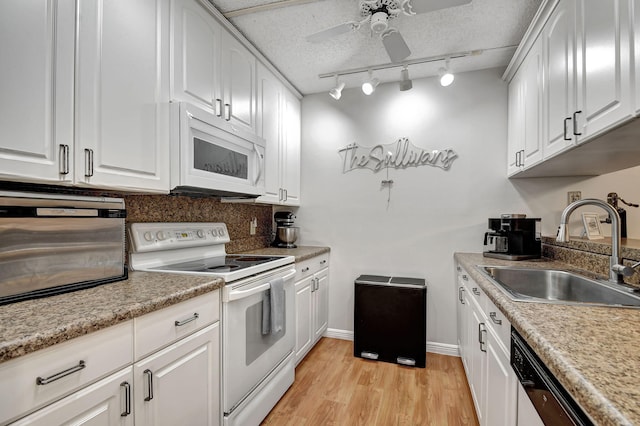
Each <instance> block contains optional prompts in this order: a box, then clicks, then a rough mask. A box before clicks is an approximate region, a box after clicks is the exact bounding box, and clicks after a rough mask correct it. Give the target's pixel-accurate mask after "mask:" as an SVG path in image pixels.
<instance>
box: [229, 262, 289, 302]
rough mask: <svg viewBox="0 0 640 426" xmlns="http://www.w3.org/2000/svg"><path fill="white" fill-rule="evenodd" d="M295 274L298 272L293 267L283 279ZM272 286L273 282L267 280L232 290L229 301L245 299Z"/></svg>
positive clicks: (285, 279)
mask: <svg viewBox="0 0 640 426" xmlns="http://www.w3.org/2000/svg"><path fill="white" fill-rule="evenodd" d="M295 274H296V271H295V269H293V270H291V272H289V273H288V274H287V275H285V276H284V277H282V280H283V281H287V280H289V279H291V278H293V276H294V275H295ZM270 288H271V284H270V283H268V282H267V283H264V284H261V285H259V286H256V287H253V288H250V289H248V290H231V291H230V292H229V297H228V301H229V302H231V301H233V300H238V299H244V298H245V297H249V296H252V295H254V294H256V293H260V292H263V291H265V290H268V289H270Z"/></svg>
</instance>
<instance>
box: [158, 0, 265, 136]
mask: <svg viewBox="0 0 640 426" xmlns="http://www.w3.org/2000/svg"><path fill="white" fill-rule="evenodd" d="M172 14H173V16H172V20H171V21H172V27H171V35H172V55H171V56H172V64H171V68H172V70H173V71H172V73H173V74H172V78H171V80H172V90H171V98H172V99H173V100H177V101H185V102H190V103H193V104H196V105H198V106H201V107H202V108H204V109H207V110H209V111H210V112H211V113H213V114H215V115H217V116H218V117H223V118H224V119H225V120H227V121H229V122H231V124H233V125H236V126H238V127H241V128H243V129H244V130H249V131H250V132H252V133H256V130H257V129H256V106H257V103H256V102H257V101H256V93H257V91H256V58H255V56H254V55H253V54H252V53H251V52H250V51H249V50H248V49H247V48H246V47H244V46H243V45H242V43H240V42H239V41H238V40H237V39H236V38H235V37H233V35H231V34H230V33H229V32H228V31H227V30H226V29H224V28H223V26H222V25H221V24H220V23H219V22H218V21H217V20H216V18H215V17H214V16H213V15H212V12H211V10H210V9H209V8H208V6H205V5H204V4H203V3H202V2H200V1H198V0H176V1H175V2H174V3H173V9H172Z"/></svg>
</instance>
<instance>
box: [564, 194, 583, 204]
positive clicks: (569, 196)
mask: <svg viewBox="0 0 640 426" xmlns="http://www.w3.org/2000/svg"><path fill="white" fill-rule="evenodd" d="M581 199H582V192H581V191H569V192H567V204H571V203H573V202H574V201H579V200H581Z"/></svg>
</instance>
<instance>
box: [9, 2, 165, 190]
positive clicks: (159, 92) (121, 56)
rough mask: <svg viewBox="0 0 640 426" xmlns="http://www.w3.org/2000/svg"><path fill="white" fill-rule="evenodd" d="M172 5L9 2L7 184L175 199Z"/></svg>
mask: <svg viewBox="0 0 640 426" xmlns="http://www.w3.org/2000/svg"><path fill="white" fill-rule="evenodd" d="M165 4H166V2H163V1H161V0H141V1H137V2H135V5H134V4H132V3H131V2H129V1H126V0H112V1H108V2H99V1H97V0H87V1H82V2H77V7H78V10H76V9H75V8H76V3H75V2H73V1H70V0H61V1H48V2H43V1H35V0H28V1H23V0H7V1H3V2H2V4H0V21H1V22H0V54H1V55H2V56H3V57H4V58H11V60H10V61H8V60H5V61H3V62H2V64H1V65H0V75H1V76H2V78H0V90H1V91H2V92H1V93H2V97H1V98H0V111H1V112H2V113H1V114H0V129H1V132H2V138H1V139H0V140H1V142H0V173H1V174H2V175H3V177H4V178H6V179H14V180H26V181H34V182H46V183H65V184H78V185H82V186H98V187H106V188H120V189H131V190H136V189H140V190H145V191H146V190H152V191H159V192H163V191H168V189H169V188H168V186H169V173H168V165H169V156H168V154H169V145H168V140H167V139H166V135H167V133H168V131H167V130H168V127H165V126H167V122H168V121H167V115H166V114H165V112H164V109H163V108H162V107H161V104H160V102H163V101H164V102H165V103H166V102H167V101H168V84H167V83H165V81H167V82H168V79H167V78H166V76H167V73H166V71H167V65H166V64H168V62H165V58H167V57H166V52H167V46H168V44H167V41H168V35H167V34H168V33H167V32H166V29H167V26H168V13H167V11H166V10H164V7H165ZM163 29H164V31H163ZM76 32H77V37H76Z"/></svg>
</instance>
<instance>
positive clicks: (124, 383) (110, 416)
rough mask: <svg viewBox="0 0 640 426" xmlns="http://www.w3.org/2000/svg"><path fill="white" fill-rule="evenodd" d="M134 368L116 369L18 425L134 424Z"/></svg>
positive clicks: (111, 425)
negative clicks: (117, 370) (111, 373)
mask: <svg viewBox="0 0 640 426" xmlns="http://www.w3.org/2000/svg"><path fill="white" fill-rule="evenodd" d="M132 390H133V368H132V367H127V368H126V369H124V370H122V371H120V372H118V373H115V374H113V375H111V376H109V377H107V378H105V379H102V380H100V381H99V382H97V383H94V384H93V385H91V386H87V387H86V388H84V389H82V390H80V391H78V392H75V393H73V394H71V395H69V396H68V397H66V398H63V399H62V400H60V401H58V402H55V403H53V404H51V405H49V406H47V407H45V408H43V409H41V410H39V411H36V412H35V413H33V414H31V415H29V416H27V417H24V418H22V419H20V420H18V421H17V422H15V423H12V424H13V425H16V426H23V425H34V426H38V425H41V426H49V425H91V426H132V425H133V411H132V409H131V404H132V400H131V398H132V394H131V392H132Z"/></svg>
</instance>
